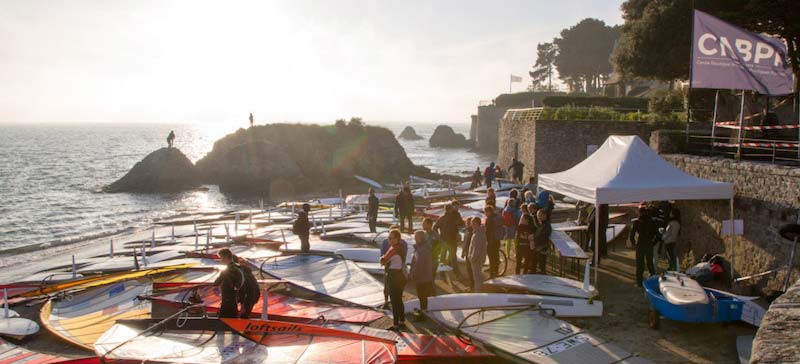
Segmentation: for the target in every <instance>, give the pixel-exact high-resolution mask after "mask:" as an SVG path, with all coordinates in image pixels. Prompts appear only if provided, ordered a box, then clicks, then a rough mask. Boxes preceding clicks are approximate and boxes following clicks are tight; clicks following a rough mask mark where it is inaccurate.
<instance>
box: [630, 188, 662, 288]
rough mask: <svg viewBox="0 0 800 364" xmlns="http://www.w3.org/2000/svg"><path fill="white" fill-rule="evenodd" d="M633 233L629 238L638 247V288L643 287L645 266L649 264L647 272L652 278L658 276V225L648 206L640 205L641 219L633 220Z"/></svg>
mask: <svg viewBox="0 0 800 364" xmlns="http://www.w3.org/2000/svg"><path fill="white" fill-rule="evenodd" d="M631 225H632V227H631V233H630V236H629V239H630V242H631V244H633V246H635V247H636V286H638V287H639V288H641V287H642V280H643V279H644V266H645V264H647V271H648V272H649V273H650V276H654V275H655V274H656V268H655V266H654V265H653V245H654V243H655V239H656V235H657V234H658V224H656V222H655V221H653V218H652V217H651V216H650V211H649V210H648V209H647V205H645V204H641V205H639V217H638V218H636V219H633V221H632V224H631Z"/></svg>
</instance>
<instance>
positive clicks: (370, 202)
mask: <svg viewBox="0 0 800 364" xmlns="http://www.w3.org/2000/svg"><path fill="white" fill-rule="evenodd" d="M378 203H379V201H378V197H377V196H375V190H374V189H372V188H370V189H369V198H367V221H368V222H369V232H371V233H375V232H377V231H378V230H377V228H376V225H378Z"/></svg>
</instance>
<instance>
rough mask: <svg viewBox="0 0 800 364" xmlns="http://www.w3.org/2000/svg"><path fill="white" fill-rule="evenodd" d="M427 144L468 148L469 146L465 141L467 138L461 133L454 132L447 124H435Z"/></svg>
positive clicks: (440, 146) (437, 146)
mask: <svg viewBox="0 0 800 364" xmlns="http://www.w3.org/2000/svg"><path fill="white" fill-rule="evenodd" d="M428 144H429V145H430V146H431V147H436V148H469V147H470V146H471V145H470V143H468V142H467V138H465V137H464V136H463V135H461V134H456V132H455V131H453V128H451V127H449V126H447V125H439V126H437V127H436V130H434V131H433V135H432V136H431V139H430V140H429V141H428Z"/></svg>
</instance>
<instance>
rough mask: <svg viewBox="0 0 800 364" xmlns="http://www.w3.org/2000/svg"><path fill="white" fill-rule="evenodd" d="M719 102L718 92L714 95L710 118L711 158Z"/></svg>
mask: <svg viewBox="0 0 800 364" xmlns="http://www.w3.org/2000/svg"><path fill="white" fill-rule="evenodd" d="M718 100H719V90H717V92H716V93H714V114H713V115H712V116H711V156H712V157H713V156H714V143H715V142H716V141H717V138H716V130H717V104H718Z"/></svg>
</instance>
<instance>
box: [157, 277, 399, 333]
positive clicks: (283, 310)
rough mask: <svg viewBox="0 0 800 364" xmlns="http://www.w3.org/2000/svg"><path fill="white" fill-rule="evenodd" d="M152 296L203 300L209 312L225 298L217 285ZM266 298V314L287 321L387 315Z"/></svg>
mask: <svg viewBox="0 0 800 364" xmlns="http://www.w3.org/2000/svg"><path fill="white" fill-rule="evenodd" d="M262 294H263V293H262ZM152 299H153V301H155V302H158V303H162V304H174V305H179V306H182V305H190V304H197V303H201V304H202V305H203V306H204V307H205V308H206V310H207V311H209V312H218V311H219V307H220V301H221V299H222V298H221V296H220V294H219V290H218V289H217V288H215V287H211V286H208V285H203V286H196V287H192V288H186V289H182V290H178V291H171V292H168V293H164V294H157V295H155V296H154V297H152ZM267 300H268V301H269V302H267V308H268V310H267V314H268V315H269V317H270V318H275V317H279V318H280V319H281V320H284V321H285V320H294V321H297V320H302V321H309V320H316V319H319V318H324V319H325V320H328V321H338V322H349V323H365V324H366V323H370V322H373V321H375V320H377V319H380V318H382V317H384V316H385V315H384V314H383V313H381V312H378V311H375V310H369V309H363V308H357V307H343V306H336V305H331V304H325V303H321V302H314V301H307V300H302V299H299V298H294V297H289V296H285V295H282V294H277V293H269V294H268V296H267ZM197 301H201V302H197ZM262 302H263V297H262V299H261V300H259V301H258V303H256V305H255V306H254V307H253V313H252V315H253V317H258V316H260V315H261V310H262Z"/></svg>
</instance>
